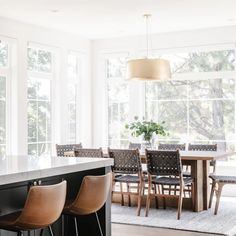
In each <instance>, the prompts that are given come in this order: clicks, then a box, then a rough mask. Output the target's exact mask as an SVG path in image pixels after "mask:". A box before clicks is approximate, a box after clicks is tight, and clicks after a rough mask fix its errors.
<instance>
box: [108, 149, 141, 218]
mask: <svg viewBox="0 0 236 236" xmlns="http://www.w3.org/2000/svg"><path fill="white" fill-rule="evenodd" d="M108 155H109V157H110V158H113V159H114V166H113V167H112V171H113V173H114V176H115V177H114V178H113V181H114V182H118V183H120V192H116V191H115V190H113V194H114V193H119V194H121V205H122V206H123V205H124V195H128V204H129V206H131V199H130V196H131V195H136V196H138V209H137V215H138V216H139V215H140V210H141V196H142V190H143V175H142V165H141V160H140V156H139V151H138V149H136V150H131V149H110V148H108ZM117 175H121V176H117ZM123 184H126V189H127V191H126V192H125V191H123ZM130 184H136V185H137V188H136V189H137V191H136V192H133V191H131V188H130ZM114 185H115V184H114ZM114 185H113V186H114Z"/></svg>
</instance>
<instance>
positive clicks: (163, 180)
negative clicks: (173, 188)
mask: <svg viewBox="0 0 236 236" xmlns="http://www.w3.org/2000/svg"><path fill="white" fill-rule="evenodd" d="M183 180H184V184H185V185H188V184H191V183H193V179H192V178H183ZM179 181H180V179H179V178H176V177H172V178H170V177H160V178H155V179H153V180H152V183H153V184H161V185H179Z"/></svg>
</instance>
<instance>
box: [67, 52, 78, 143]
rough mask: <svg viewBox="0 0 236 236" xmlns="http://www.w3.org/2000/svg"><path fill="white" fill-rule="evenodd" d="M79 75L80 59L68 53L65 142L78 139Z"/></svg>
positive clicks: (76, 55) (72, 141) (74, 141)
mask: <svg viewBox="0 0 236 236" xmlns="http://www.w3.org/2000/svg"><path fill="white" fill-rule="evenodd" d="M80 76H81V60H80V57H79V56H78V54H76V53H72V52H71V53H69V55H68V80H67V104H68V105H67V106H68V108H67V111H68V112H67V115H68V117H67V120H68V122H67V143H76V142H77V141H78V123H79V122H78V118H79V117H78V102H79V101H78V100H79V95H78V90H79V79H80Z"/></svg>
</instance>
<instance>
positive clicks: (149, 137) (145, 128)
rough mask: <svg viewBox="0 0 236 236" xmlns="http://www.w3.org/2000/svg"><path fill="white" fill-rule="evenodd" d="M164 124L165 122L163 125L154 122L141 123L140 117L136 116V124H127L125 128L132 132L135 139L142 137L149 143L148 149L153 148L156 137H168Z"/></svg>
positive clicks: (144, 121)
mask: <svg viewBox="0 0 236 236" xmlns="http://www.w3.org/2000/svg"><path fill="white" fill-rule="evenodd" d="M164 124H165V121H162V122H161V123H157V122H154V121H152V120H150V121H146V120H143V121H139V120H138V117H137V116H135V117H134V122H131V123H130V124H126V125H125V128H126V129H129V130H130V131H131V135H132V136H133V137H139V136H142V137H143V139H144V140H145V141H146V143H147V147H152V146H153V141H154V135H160V136H167V135H168V133H167V131H166V129H165V127H164V126H163V125H164Z"/></svg>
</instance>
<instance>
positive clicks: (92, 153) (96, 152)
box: [74, 148, 103, 157]
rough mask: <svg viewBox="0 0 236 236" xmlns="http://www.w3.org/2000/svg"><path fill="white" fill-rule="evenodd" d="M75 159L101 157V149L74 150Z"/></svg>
mask: <svg viewBox="0 0 236 236" xmlns="http://www.w3.org/2000/svg"><path fill="white" fill-rule="evenodd" d="M74 156H75V157H103V152H102V148H98V149H95V148H74Z"/></svg>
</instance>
